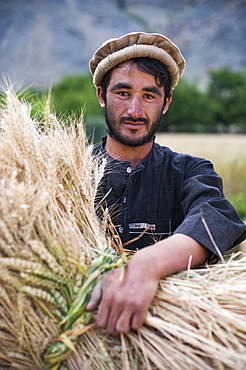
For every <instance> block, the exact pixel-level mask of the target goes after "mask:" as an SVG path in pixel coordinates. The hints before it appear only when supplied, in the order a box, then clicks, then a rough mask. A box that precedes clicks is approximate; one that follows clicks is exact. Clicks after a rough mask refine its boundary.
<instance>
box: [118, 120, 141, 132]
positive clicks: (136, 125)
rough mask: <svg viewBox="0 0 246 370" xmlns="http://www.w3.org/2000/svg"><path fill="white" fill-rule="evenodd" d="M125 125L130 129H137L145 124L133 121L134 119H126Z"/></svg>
mask: <svg viewBox="0 0 246 370" xmlns="http://www.w3.org/2000/svg"><path fill="white" fill-rule="evenodd" d="M122 123H123V124H124V126H126V127H128V128H129V129H133V130H137V129H138V128H141V127H143V126H144V125H145V123H144V122H138V121H137V122H132V121H124V122H122Z"/></svg>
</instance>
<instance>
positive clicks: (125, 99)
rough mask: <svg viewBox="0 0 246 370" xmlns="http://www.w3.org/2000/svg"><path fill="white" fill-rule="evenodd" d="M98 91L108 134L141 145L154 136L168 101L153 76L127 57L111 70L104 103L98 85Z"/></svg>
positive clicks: (132, 144)
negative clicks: (142, 70)
mask: <svg viewBox="0 0 246 370" xmlns="http://www.w3.org/2000/svg"><path fill="white" fill-rule="evenodd" d="M97 94H98V99H99V102H100V104H101V106H102V107H105V119H106V123H107V126H108V135H109V136H110V137H111V138H113V139H115V140H117V141H119V142H120V143H122V144H124V145H127V146H140V145H143V144H145V143H147V142H149V141H151V140H152V139H153V136H154V134H155V132H156V131H157V129H158V127H159V125H160V122H161V117H162V114H164V113H165V112H166V111H167V109H168V106H169V104H170V101H171V99H167V101H166V105H165V106H164V98H165V92H164V88H163V87H158V86H157V85H156V81H155V77H154V76H152V75H150V74H148V73H144V72H141V71H140V70H139V69H138V68H137V66H136V65H135V64H133V65H132V64H131V62H129V61H126V62H123V63H121V64H120V65H119V66H117V68H115V69H114V70H113V71H112V75H111V79H110V83H109V86H108V88H107V92H106V103H105V102H104V100H103V97H102V88H101V86H99V87H98V91H97Z"/></svg>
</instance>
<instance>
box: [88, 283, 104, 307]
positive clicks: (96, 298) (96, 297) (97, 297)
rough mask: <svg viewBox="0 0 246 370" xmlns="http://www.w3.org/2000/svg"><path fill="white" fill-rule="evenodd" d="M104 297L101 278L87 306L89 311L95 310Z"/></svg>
mask: <svg viewBox="0 0 246 370" xmlns="http://www.w3.org/2000/svg"><path fill="white" fill-rule="evenodd" d="M101 299H102V279H99V281H98V282H97V284H96V286H95V288H94V289H93V291H92V293H91V296H90V300H89V302H88V304H87V306H86V310H87V311H93V310H95V308H97V306H98V305H99V303H100V301H101Z"/></svg>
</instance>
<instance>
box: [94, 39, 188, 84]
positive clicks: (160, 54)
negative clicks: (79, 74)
mask: <svg viewBox="0 0 246 370" xmlns="http://www.w3.org/2000/svg"><path fill="white" fill-rule="evenodd" d="M139 57H148V58H153V59H157V60H159V61H161V62H162V63H164V64H165V65H166V67H167V69H168V71H169V74H170V77H171V89H173V88H174V87H175V86H176V85H177V83H178V80H179V77H181V76H182V74H183V71H184V68H185V60H184V57H183V56H182V54H181V52H180V50H179V48H178V47H177V46H176V45H175V44H174V43H173V42H172V41H171V40H169V39H168V38H167V37H165V36H163V35H161V34H158V33H145V32H132V33H128V34H126V35H124V36H122V37H120V38H114V39H109V40H107V41H105V42H104V43H103V44H102V45H101V46H100V48H99V49H98V50H97V51H96V52H95V53H94V55H93V57H92V59H91V60H90V63H89V66H90V70H91V73H92V75H93V83H94V85H95V86H99V85H101V84H102V81H103V77H104V76H105V74H106V73H107V72H108V71H109V70H110V69H112V68H114V67H115V66H116V65H118V64H119V63H122V62H124V61H126V60H129V59H132V58H139Z"/></svg>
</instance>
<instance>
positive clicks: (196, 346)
mask: <svg viewBox="0 0 246 370" xmlns="http://www.w3.org/2000/svg"><path fill="white" fill-rule="evenodd" d="M44 113H45V114H44V115H45V123H44V124H43V125H40V124H36V123H35V120H32V119H31V118H30V109H29V106H28V105H26V104H25V103H20V101H19V100H18V98H17V97H16V95H15V94H14V92H13V91H11V90H9V91H7V92H6V105H5V106H4V107H3V108H2V110H1V137H0V284H1V285H0V368H1V369H8V368H17V369H58V368H59V369H74V370H75V369H86V370H90V369H92V370H94V369H154V368H158V369H159V368H160V369H163V368H164V369H211V368H218V369H223V368H225V369H227V368H233V369H244V368H245V367H246V355H245V352H246V351H245V349H246V324H245V314H246V300H245V297H246V294H245V293H246V288H245V278H246V256H245V255H244V254H241V255H235V254H234V255H233V256H232V257H231V258H230V259H229V260H228V261H227V262H223V263H220V264H217V265H214V266H209V267H206V268H203V269H200V270H199V269H197V270H187V271H185V272H182V273H180V274H176V275H174V276H172V277H169V278H167V279H163V280H162V281H161V282H160V285H159V288H158V291H157V294H156V297H155V300H154V302H153V303H152V306H151V308H150V310H149V312H148V314H147V316H146V320H145V323H144V325H143V327H142V328H141V329H140V330H138V332H130V333H128V334H126V335H121V336H119V337H114V336H110V335H108V334H107V333H106V332H105V331H104V330H102V329H100V328H98V327H97V326H96V324H95V318H94V316H93V315H91V313H88V312H85V306H86V303H87V300H88V296H89V293H90V291H91V289H92V288H93V286H94V285H95V282H96V280H97V278H98V277H99V276H100V275H102V274H103V273H105V272H107V271H108V270H110V269H112V268H114V267H116V266H119V265H121V266H124V264H125V262H126V258H127V257H126V256H125V254H124V253H123V250H122V248H121V246H120V245H118V249H116V250H115V248H112V243H113V241H112V237H111V238H108V237H107V236H106V233H105V231H104V229H105V225H102V224H99V222H98V219H97V217H96V215H95V212H94V207H93V202H94V195H95V191H96V187H97V183H98V181H99V180H100V178H101V175H102V172H103V160H102V159H99V160H98V161H97V160H96V159H95V158H94V157H93V155H92V147H91V146H90V145H89V144H88V142H87V140H86V138H85V134H84V129H83V125H82V123H77V122H73V120H72V119H71V122H70V125H69V127H67V126H66V125H63V124H61V123H58V121H57V119H56V117H55V116H53V115H51V114H50V111H49V106H48V105H47V106H46V107H45V112H44ZM105 222H106V220H105ZM114 247H115V246H114Z"/></svg>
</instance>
